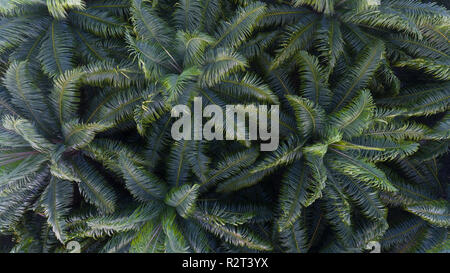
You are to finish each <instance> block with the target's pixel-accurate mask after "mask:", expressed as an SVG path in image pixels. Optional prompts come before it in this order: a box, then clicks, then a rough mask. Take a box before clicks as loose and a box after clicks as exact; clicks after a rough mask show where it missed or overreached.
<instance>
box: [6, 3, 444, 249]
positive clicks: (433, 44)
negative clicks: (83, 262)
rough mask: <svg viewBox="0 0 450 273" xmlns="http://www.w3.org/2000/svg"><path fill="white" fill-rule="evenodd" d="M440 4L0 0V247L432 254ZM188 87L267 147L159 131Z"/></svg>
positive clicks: (436, 239) (439, 223)
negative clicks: (242, 119) (247, 124)
mask: <svg viewBox="0 0 450 273" xmlns="http://www.w3.org/2000/svg"><path fill="white" fill-rule="evenodd" d="M438 2H440V4H437V3H435V2H434V1H419V0H381V1H374V0H347V1H338V0H293V1H290V2H289V1H270V0H266V1H263V0H261V1H255V0H239V1H237V0H234V1H220V0H190V1H187V0H186V1H184V0H180V1H175V0H159V1H151V0H92V1H83V0H71V1H68V0H47V1H44V0H13V1H1V0H0V77H1V79H2V80H1V84H0V116H1V119H0V251H1V252H67V251H69V250H68V249H67V248H66V247H67V245H68V243H69V242H71V241H78V242H79V243H80V244H81V250H82V251H83V252H108V253H110V252H133V253H136V252H227V251H235V252H253V251H258V252H259V251H274V252H302V253H303V252H363V251H366V246H367V244H368V243H369V242H371V241H378V242H380V244H381V247H382V251H383V252H448V251H450V243H449V242H450V241H449V240H450V238H449V237H448V236H449V230H448V228H449V227H450V219H449V210H450V203H449V202H450V186H449V185H450V184H449V173H448V170H447V169H448V166H449V164H450V162H449V157H448V151H449V145H450V133H449V132H450V116H449V103H450V45H449V41H450V27H449V26H450V16H449V11H448V9H447V8H448V7H444V6H443V5H444V4H446V2H445V1H438ZM194 97H201V99H202V103H203V105H209V104H216V105H219V106H220V107H222V108H224V107H225V105H227V104H238V103H240V104H254V105H272V104H277V105H280V145H279V147H278V149H277V150H275V151H273V152H260V151H259V149H258V148H259V145H260V144H261V143H260V141H206V140H202V141H194V140H179V141H175V140H173V139H172V137H171V131H170V130H171V127H172V124H173V122H174V121H175V119H174V118H172V117H171V113H170V112H171V109H172V107H173V106H175V105H177V104H184V105H187V106H188V107H190V108H192V107H193V101H194ZM217 130H222V128H220V129H217ZM223 130H225V128H223Z"/></svg>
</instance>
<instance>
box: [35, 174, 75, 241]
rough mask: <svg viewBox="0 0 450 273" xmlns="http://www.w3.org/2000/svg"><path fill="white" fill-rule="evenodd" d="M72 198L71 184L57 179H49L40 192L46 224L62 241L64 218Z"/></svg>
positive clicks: (64, 226) (64, 234)
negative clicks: (41, 192) (42, 191)
mask: <svg viewBox="0 0 450 273" xmlns="http://www.w3.org/2000/svg"><path fill="white" fill-rule="evenodd" d="M72 198H73V186H72V184H71V183H70V182H67V181H64V180H58V179H50V183H49V185H48V186H47V188H46V189H45V191H44V193H43V194H42V205H43V207H44V209H45V215H46V216H47V221H48V224H49V225H50V226H51V227H52V230H53V232H54V233H55V236H56V238H58V240H60V241H61V242H63V243H64V241H65V240H66V226H67V225H66V222H65V219H64V218H65V217H66V216H67V214H68V213H69V210H70V206H71V204H72Z"/></svg>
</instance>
